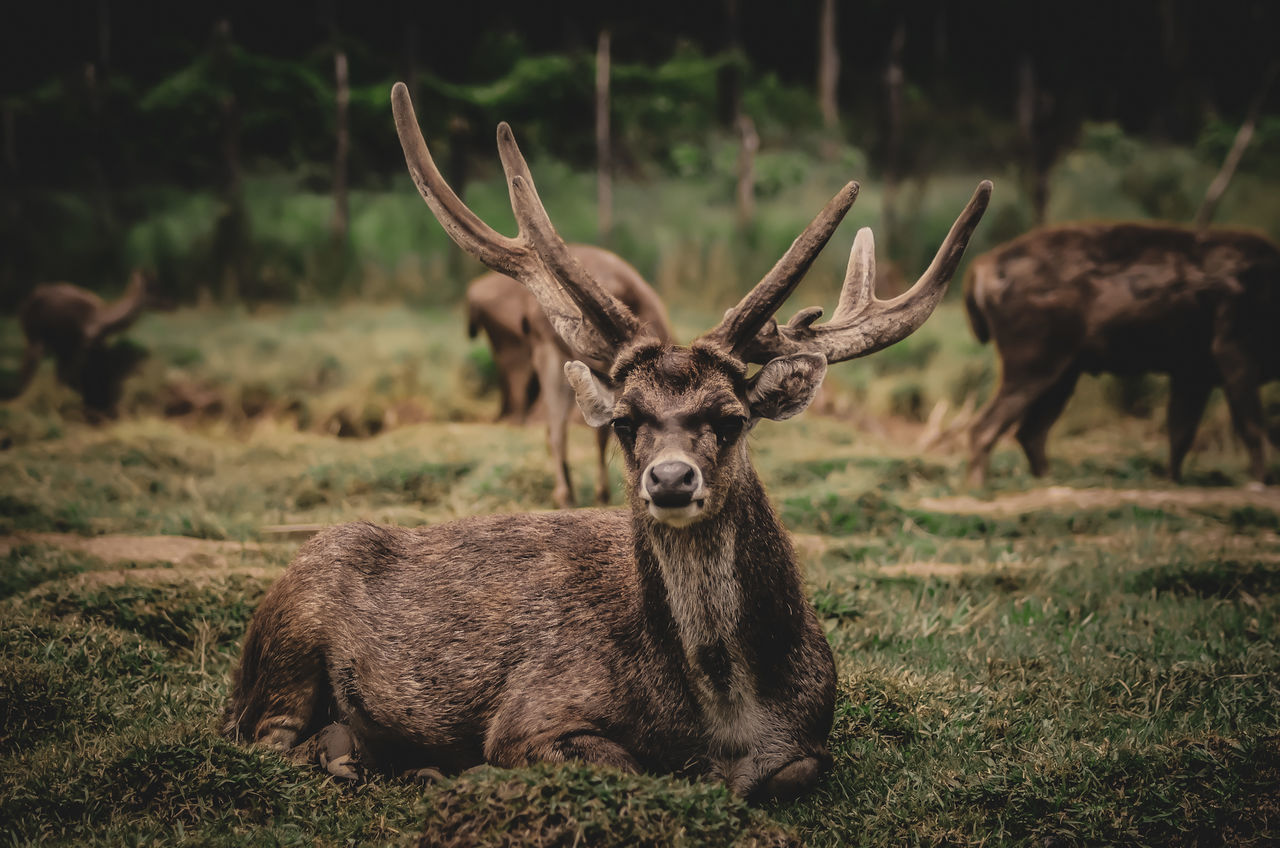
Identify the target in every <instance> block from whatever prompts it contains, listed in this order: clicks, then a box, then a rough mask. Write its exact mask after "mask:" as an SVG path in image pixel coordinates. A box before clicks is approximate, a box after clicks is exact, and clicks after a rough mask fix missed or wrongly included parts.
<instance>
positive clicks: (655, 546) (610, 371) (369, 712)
mask: <svg viewBox="0 0 1280 848" xmlns="http://www.w3.org/2000/svg"><path fill="white" fill-rule="evenodd" d="M392 103H393V105H394V111H395V116H396V126H397V130H398V131H399V133H400V140H401V144H402V145H403V147H404V150H405V159H406V161H407V163H408V166H409V172H410V174H411V175H412V176H413V179H414V182H415V183H416V184H417V186H418V189H419V191H420V192H421V194H422V196H423V198H424V199H425V200H426V201H427V204H428V205H429V206H430V207H431V209H432V211H433V212H434V213H435V216H436V218H437V219H438V220H439V221H440V223H441V224H442V225H443V226H444V228H445V229H446V230H447V231H448V232H449V234H450V235H451V236H452V237H453V239H454V240H455V241H457V242H458V244H459V245H461V246H462V247H463V248H464V249H466V250H467V251H468V252H470V253H472V254H473V255H475V256H476V257H477V258H479V259H480V260H481V261H483V262H485V263H486V264H488V265H489V266H490V267H492V268H493V269H494V270H497V271H501V272H502V273H505V274H509V275H511V276H513V277H514V278H515V279H517V280H519V281H520V282H521V283H522V284H524V285H525V286H527V287H528V288H529V289H530V290H531V291H533V292H534V294H535V295H536V296H537V298H538V301H539V304H540V305H541V306H542V308H543V310H544V312H545V313H546V314H547V316H548V318H549V319H550V320H551V322H552V323H553V325H554V326H555V328H556V332H557V333H559V335H560V337H561V338H563V339H564V340H565V342H566V343H567V344H568V345H569V346H570V348H571V349H572V350H573V351H574V352H575V355H576V356H577V357H578V359H577V360H576V361H573V362H571V363H569V365H568V366H566V369H565V371H566V373H567V374H568V376H569V380H570V382H571V383H572V385H573V388H574V392H575V394H576V395H577V398H578V403H579V406H580V407H581V409H582V411H583V413H584V415H585V417H586V419H587V421H588V423H590V424H592V425H594V426H602V425H604V424H606V423H607V424H610V425H611V426H612V428H613V430H614V432H615V433H617V435H618V438H619V441H620V442H621V443H622V456H623V460H624V463H625V468H626V477H627V486H628V488H627V495H628V500H629V501H630V509H629V510H615V511H609V510H581V511H561V512H553V513H537V514H524V515H494V516H486V517H481V518H471V519H465V520H462V521H456V522H452V523H449V524H444V525H440V526H436V527H428V528H418V529H412V530H405V529H398V528H392V527H377V526H374V525H370V524H349V525H345V526H341V527H337V528H334V529H331V530H328V531H326V532H324V533H322V534H320V535H319V536H317V537H315V538H314V539H313V540H312V541H310V542H308V543H307V544H306V545H305V546H304V547H303V549H302V550H301V551H300V552H299V554H298V557H297V559H295V560H294V562H293V564H292V565H291V566H290V567H289V569H288V571H287V572H286V573H285V575H284V576H283V577H281V578H280V580H279V581H278V582H277V583H276V584H275V586H273V587H272V589H271V590H270V591H269V592H268V594H267V596H266V598H264V599H263V601H262V604H261V606H260V607H259V608H258V610H257V612H256V613H255V615H254V617H253V621H252V623H251V624H250V627H249V632H248V634H247V635H246V637H245V645H244V654H243V658H242V660H241V665H240V668H239V670H238V672H237V674H236V679H235V684H234V691H233V694H232V697H231V701H230V704H229V707H228V711H227V716H226V723H225V726H224V729H225V732H226V733H227V734H228V735H229V736H232V737H235V738H241V739H245V740H249V741H256V742H259V743H262V744H265V745H267V746H270V747H272V748H275V749H278V750H280V751H286V752H288V751H295V752H300V755H301V756H310V755H311V754H312V752H314V751H315V749H316V746H317V743H318V744H319V745H320V747H321V749H322V750H321V757H320V758H321V759H325V760H326V761H327V762H329V763H330V765H331V766H333V765H334V763H335V760H344V759H345V758H347V757H349V756H350V755H349V754H347V753H341V754H340V755H339V752H340V751H341V750H342V749H343V747H344V746H343V745H336V746H333V745H329V744H328V743H327V742H325V740H321V739H317V740H313V741H307V737H308V735H309V734H314V733H316V732H317V731H322V732H324V733H326V734H330V735H331V733H332V730H331V729H328V730H322V726H323V725H325V723H326V722H328V721H330V720H332V719H334V718H337V719H339V720H340V721H342V722H343V723H345V724H346V725H348V726H349V727H350V732H351V734H352V735H353V736H354V739H355V742H356V745H355V750H356V751H357V752H359V753H360V755H361V756H362V757H366V758H367V760H366V762H372V763H374V764H376V765H378V766H379V767H380V768H387V769H390V770H392V771H414V770H421V769H423V768H427V769H441V770H446V771H448V770H456V769H461V768H466V767H468V766H471V765H475V764H479V763H481V762H489V763H492V764H495V765H499V766H508V767H510V766H518V765H523V764H527V763H531V762H535V761H552V762H556V761H563V760H566V759H578V760H585V761H587V762H590V763H596V764H600V765H605V766H612V767H615V768H620V769H625V770H628V771H637V770H641V769H644V770H651V771H661V772H672V771H674V772H685V773H709V774H712V775H716V776H718V777H720V778H722V779H723V780H725V781H726V782H727V783H728V785H729V786H730V787H731V788H732V789H733V791H735V792H737V793H738V794H740V795H743V796H746V797H749V798H768V797H789V796H793V795H796V794H798V793H800V792H803V791H805V790H807V789H809V788H810V787H812V786H813V785H814V783H815V782H816V781H817V779H818V778H819V776H820V775H821V774H822V772H823V771H824V770H825V769H826V768H827V767H828V764H829V763H830V759H831V758H830V755H829V754H828V752H827V747H826V737H827V733H828V732H829V730H830V727H831V722H832V713H833V708H834V699H835V666H834V663H833V660H832V655H831V649H830V647H829V646H828V645H827V641H826V639H825V637H824V636H823V632H822V628H821V627H820V626H819V623H818V620H817V617H816V616H815V614H814V611H813V608H812V607H811V606H810V604H809V602H808V600H807V599H806V598H805V594H804V590H803V587H802V584H801V579H800V571H799V567H798V566H797V563H796V558H795V552H794V550H793V548H792V545H791V541H790V539H789V537H788V535H787V533H786V531H785V530H784V529H783V527H782V525H781V523H780V522H779V520H778V516H777V514H776V513H775V512H774V510H773V508H772V506H771V505H770V503H769V499H768V498H767V497H766V496H765V493H764V488H763V486H762V485H761V483H760V480H759V478H758V477H757V476H756V473H755V470H754V469H753V468H752V465H751V460H750V457H749V455H748V451H747V440H746V438H745V437H746V434H747V432H748V431H749V430H750V429H751V427H752V426H753V425H754V424H755V423H756V422H757V421H759V420H760V419H761V418H770V419H784V418H789V417H791V416H793V415H796V414H798V413H799V412H801V411H802V410H803V409H804V408H805V406H806V405H807V404H808V403H809V401H810V400H811V399H812V397H813V394H814V392H815V391H816V390H817V388H818V385H819V383H820V381H821V380H822V377H823V375H824V374H825V373H826V368H827V365H828V363H831V362H839V361H842V360H845V359H850V358H853V357H855V356H861V355H864V354H867V353H870V352H872V351H875V350H878V349H880V348H883V347H885V346H887V345H891V344H893V343H894V342H896V341H897V340H899V339H901V338H903V337H905V336H906V335H908V334H910V333H911V332H913V331H914V330H915V329H916V328H917V327H918V326H920V324H921V323H923V322H924V320H925V319H926V318H927V317H928V315H929V314H930V312H931V311H932V310H933V308H934V306H935V305H936V304H937V302H938V300H939V299H940V298H941V297H942V295H943V293H944V292H945V290H946V286H947V281H948V279H949V278H950V276H951V275H952V274H953V273H954V271H955V268H956V264H957V263H958V262H959V260H960V256H961V253H962V252H963V250H964V246H965V244H966V243H967V241H968V238H969V235H970V234H971V233H972V231H973V228H974V227H975V226H976V224H977V222H978V219H979V218H980V216H981V214H982V211H983V210H984V208H985V206H986V202H987V198H988V194H989V190H990V184H989V183H983V184H982V185H981V186H980V187H979V189H978V191H977V192H976V194H975V195H974V198H973V200H972V201H971V202H970V203H969V206H968V207H967V208H966V209H965V211H964V213H963V214H962V215H961V217H960V219H959V220H958V221H957V222H956V224H955V226H954V227H953V228H952V230H951V233H950V234H949V235H948V237H947V240H946V241H945V242H944V243H943V245H942V247H941V249H940V251H939V253H938V257H937V258H936V259H935V260H934V262H933V264H932V265H931V266H930V267H929V270H928V271H926V272H925V274H924V276H923V277H922V278H921V280H920V281H919V282H918V283H917V284H916V286H915V287H914V288H912V289H911V290H910V291H909V292H907V293H906V294H904V295H902V296H901V297H898V298H895V299H894V300H891V301H879V300H877V299H876V298H875V297H874V295H873V293H872V285H873V280H874V272H873V269H872V265H873V262H874V258H873V251H874V248H873V246H872V239H871V234H870V231H869V230H863V231H862V232H860V233H859V234H858V237H857V239H856V241H855V242H854V248H853V253H852V256H851V258H850V263H849V274H848V276H847V278H846V281H845V285H844V289H843V291H842V293H841V297H840V302H839V305H838V306H837V308H836V312H835V315H834V317H833V318H832V320H831V321H830V322H827V323H824V324H815V323H814V322H815V321H816V319H817V318H818V317H819V315H820V314H821V310H820V309H806V310H803V311H802V312H800V313H799V314H798V315H797V316H796V317H795V318H793V319H792V320H791V322H790V323H788V324H787V325H785V326H778V324H777V323H776V322H775V321H774V320H773V318H772V317H771V316H772V315H773V313H774V312H775V311H776V310H777V309H778V308H779V307H780V306H781V305H782V302H783V301H784V300H785V299H786V298H787V296H788V295H789V294H790V293H791V291H792V289H793V288H794V287H795V286H796V284H797V283H798V282H799V281H800V278H801V277H802V276H803V274H804V272H805V271H806V270H807V269H808V267H809V264H810V263H811V262H812V261H813V259H814V257H815V256H816V255H817V253H818V251H819V250H821V249H822V246H823V245H824V244H825V243H826V242H827V240H828V239H829V238H830V236H831V234H832V233H833V232H834V231H835V228H836V226H837V224H838V223H839V222H840V220H841V218H842V217H843V216H844V214H845V212H846V211H848V209H849V207H850V205H851V204H852V203H853V201H854V198H855V197H856V195H857V188H858V187H857V184H856V183H849V184H848V185H846V186H845V187H844V188H842V189H841V190H840V192H839V193H838V194H837V195H836V196H835V197H834V198H833V199H832V200H831V202H830V203H829V204H828V205H827V207H826V208H825V209H824V210H823V211H822V212H821V213H820V214H819V215H818V217H817V218H816V219H814V221H813V223H812V224H810V226H809V227H808V229H806V230H805V232H804V233H802V234H801V235H800V237H799V238H798V239H796V241H795V243H794V244H793V245H792V247H791V249H790V250H788V251H787V253H786V254H785V255H784V256H783V257H782V259H781V260H780V261H779V262H778V264H777V265H776V266H775V267H774V268H773V270H772V271H770V272H769V273H768V274H767V275H766V276H765V278H764V279H763V280H761V282H760V284H759V285H757V286H756V287H755V289H753V290H752V291H751V292H750V293H749V294H747V295H746V296H745V297H744V298H743V299H742V301H741V302H740V303H739V304H738V305H737V306H736V307H734V308H733V309H731V310H729V311H728V312H727V313H725V317H724V319H723V321H722V322H721V323H720V324H719V325H718V326H717V327H716V328H715V329H713V330H711V331H710V332H708V333H706V334H705V335H703V336H702V337H701V338H699V339H698V340H696V341H694V342H693V343H692V344H691V345H689V346H688V347H678V346H674V345H670V344H663V343H661V342H658V341H657V340H656V339H654V338H653V337H651V336H648V335H646V334H645V333H644V332H643V330H642V327H641V326H640V323H639V321H638V320H637V319H636V318H635V316H633V315H632V314H631V313H630V312H628V311H627V310H626V309H625V308H624V307H623V306H622V305H621V304H620V303H619V302H618V301H617V300H615V299H614V298H612V297H610V296H609V295H608V294H606V293H605V292H604V291H603V290H602V289H601V288H600V286H599V285H597V283H596V282H595V281H594V280H593V279H592V278H591V277H590V276H589V275H587V273H586V271H585V269H584V268H583V266H582V264H581V263H579V262H578V261H577V260H576V259H575V257H574V256H573V254H572V253H571V252H570V251H569V250H568V248H567V247H566V246H565V244H564V242H563V241H561V240H560V238H559V236H558V235H557V234H556V233H555V230H554V229H553V227H552V226H551V223H550V221H549V220H548V218H547V215H546V211H545V210H544V209H543V207H542V204H541V201H540V200H539V199H538V196H537V192H536V190H535V189H534V185H533V181H532V179H531V177H530V175H529V171H528V168H527V167H526V165H525V163H524V160H523V158H522V157H521V156H520V152H519V150H518V148H517V147H516V144H515V140H514V139H513V138H512V136H511V130H510V129H509V128H508V127H507V125H506V124H502V125H500V126H499V128H498V146H499V151H500V153H501V155H502V161H503V165H504V168H505V170H506V173H507V178H508V185H509V187H510V191H511V200H512V206H513V208H514V210H515V213H516V220H517V221H518V222H519V227H520V234H519V235H518V236H517V237H516V238H508V237H506V236H503V235H500V234H499V233H497V232H494V231H493V230H492V229H490V228H489V227H488V226H487V225H486V224H484V222H482V221H481V220H480V219H479V218H477V217H476V216H475V215H474V214H473V213H472V212H471V210H469V209H468V208H467V207H466V206H465V205H463V203H462V201H460V200H459V199H458V197H457V195H455V194H454V193H453V191H452V190H451V189H450V188H449V187H448V185H447V184H446V183H445V182H444V179H443V178H442V177H441V176H440V174H439V172H438V171H437V170H436V167H435V165H434V163H433V162H432V160H431V155H430V153H429V152H428V150H427V146H426V143H425V142H424V141H423V139H422V135H421V132H420V131H419V129H418V123H417V118H416V117H415V115H414V114H413V107H412V105H411V104H410V102H409V95H408V91H407V89H405V87H404V86H403V85H402V84H397V85H396V86H395V88H394V89H393V91H392ZM751 363H757V364H761V365H762V367H761V368H760V369H759V370H758V371H757V372H756V373H755V374H754V375H750V376H749V375H748V365H749V364H751ZM333 770H334V771H335V772H338V773H341V769H339V768H334V769H333Z"/></svg>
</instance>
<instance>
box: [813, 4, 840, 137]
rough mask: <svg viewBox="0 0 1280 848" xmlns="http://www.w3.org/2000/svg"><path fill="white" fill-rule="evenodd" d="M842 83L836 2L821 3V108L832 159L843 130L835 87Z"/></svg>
mask: <svg viewBox="0 0 1280 848" xmlns="http://www.w3.org/2000/svg"><path fill="white" fill-rule="evenodd" d="M839 79H840V54H839V52H838V51H837V50H836V0H822V14H821V15H820V17H819V19H818V105H819V108H820V109H821V110H822V125H823V127H824V128H825V129H826V131H827V138H826V140H825V141H826V143H825V146H824V149H823V154H824V155H825V156H826V158H827V159H833V158H835V156H836V153H837V152H838V150H839V147H838V145H837V143H836V141H837V139H836V135H837V133H838V131H839V128H840V109H839V105H838V101H837V98H836V84H837V82H838V81H839Z"/></svg>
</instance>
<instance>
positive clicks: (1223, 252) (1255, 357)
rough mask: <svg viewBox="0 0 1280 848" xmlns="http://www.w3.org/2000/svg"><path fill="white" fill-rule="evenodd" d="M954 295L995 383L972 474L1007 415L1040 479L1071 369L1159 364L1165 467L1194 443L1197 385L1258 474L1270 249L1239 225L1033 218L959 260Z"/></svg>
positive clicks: (1274, 263) (1275, 270) (1267, 375)
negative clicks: (1219, 402)
mask: <svg viewBox="0 0 1280 848" xmlns="http://www.w3.org/2000/svg"><path fill="white" fill-rule="evenodd" d="M965 306H966V308H967V310H968V314H969V323H970V325H971V326H972V328H973V332H974V335H976V336H977V338H978V341H981V342H986V341H988V340H989V339H994V340H995V343H996V347H997V349H998V351H999V354H1000V362H1001V381H1000V388H999V390H998V391H997V392H996V394H995V396H994V397H992V399H991V401H990V402H989V403H988V404H987V406H986V407H985V408H984V409H983V410H982V412H981V414H980V416H979V417H978V419H977V421H976V422H975V423H974V425H973V429H972V431H971V433H970V444H971V455H970V459H969V476H970V479H971V480H973V481H974V482H979V483H980V482H981V481H982V480H983V478H984V476H985V474H986V466H987V460H988V457H989V456H990V454H991V449H992V447H993V446H994V445H995V443H996V440H997V439H999V438H1000V436H1001V435H1002V434H1003V433H1004V432H1005V431H1006V430H1008V429H1010V428H1012V427H1014V426H1015V425H1016V435H1017V439H1018V442H1019V444H1020V445H1021V446H1022V449H1023V451H1024V452H1025V453H1026V455H1027V460H1028V461H1029V462H1030V464H1031V473H1032V474H1034V475H1035V476H1037V477H1039V476H1041V475H1043V474H1044V473H1045V472H1046V471H1048V467H1049V461H1048V458H1047V456H1046V455H1045V446H1046V443H1047V441H1048V437H1049V428H1050V427H1052V426H1053V424H1054V422H1055V421H1056V420H1057V419H1058V416H1059V415H1061V414H1062V410H1063V408H1064V407H1065V406H1066V405H1067V400H1068V399H1069V398H1070V397H1071V393H1072V391H1073V390H1074V389H1075V385H1076V381H1077V380H1079V379H1080V375H1081V373H1084V372H1088V373H1091V374H1097V373H1100V372H1107V373H1111V374H1122V375H1123V374H1142V373H1146V372H1149V371H1155V372H1161V373H1165V374H1169V375H1170V377H1171V380H1170V392H1169V413H1168V428H1169V474H1170V476H1171V477H1172V478H1173V479H1174V480H1175V481H1177V480H1180V479H1181V477H1182V462H1183V459H1184V458H1185V457H1186V455H1187V452H1188V451H1189V450H1190V448H1191V445H1192V443H1193V442H1194V441H1195V434H1196V428H1197V427H1198V426H1199V424H1200V418H1201V417H1202V416H1203V414H1204V408H1205V403H1206V401H1208V399H1209V393H1210V392H1211V391H1212V390H1213V387H1214V386H1216V385H1221V386H1223V387H1224V389H1225V392H1226V396H1227V404H1228V406H1229V407H1230V410H1231V420H1232V422H1233V423H1234V425H1235V429H1236V432H1237V433H1238V434H1239V435H1240V437H1241V439H1242V440H1243V441H1244V444H1245V447H1246V448H1247V449H1248V452H1249V471H1250V474H1251V475H1252V477H1253V478H1254V483H1255V484H1257V485H1261V483H1262V482H1263V480H1264V479H1265V475H1266V453H1265V450H1266V446H1265V436H1266V430H1265V422H1264V419H1263V410H1262V401H1261V398H1260V396H1259V386H1260V385H1261V384H1262V383H1263V382H1266V381H1268V380H1274V379H1280V335H1278V334H1277V326H1280V249H1277V247H1276V246H1275V245H1274V244H1272V243H1271V242H1269V241H1268V240H1267V239H1265V238H1263V237H1262V236H1259V235H1256V234H1254V233H1249V232H1244V231H1240V230H1225V229H1224V230H1210V231H1207V232H1202V233H1198V232H1195V231H1193V230H1188V229H1184V228H1182V227H1177V226H1172V225H1168V224H1138V223H1122V224H1071V225H1064V226H1059V227H1050V228H1046V229H1040V230H1035V231H1033V232H1030V233H1027V234H1026V235H1024V236H1021V237H1019V238H1017V239H1014V240H1013V241H1011V242H1008V243H1007V244H1002V245H1000V246H999V247H997V248H995V249H994V250H991V251H989V252H987V253H984V254H983V255H981V256H979V257H977V258H976V259H974V260H973V262H972V263H970V265H969V274H968V278H967V279H966V282H965Z"/></svg>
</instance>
